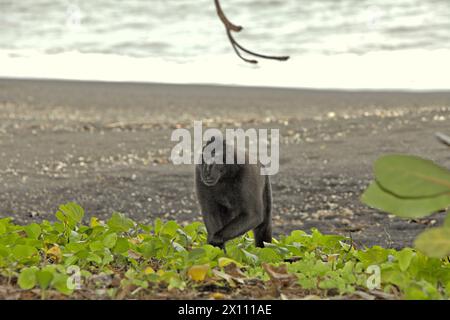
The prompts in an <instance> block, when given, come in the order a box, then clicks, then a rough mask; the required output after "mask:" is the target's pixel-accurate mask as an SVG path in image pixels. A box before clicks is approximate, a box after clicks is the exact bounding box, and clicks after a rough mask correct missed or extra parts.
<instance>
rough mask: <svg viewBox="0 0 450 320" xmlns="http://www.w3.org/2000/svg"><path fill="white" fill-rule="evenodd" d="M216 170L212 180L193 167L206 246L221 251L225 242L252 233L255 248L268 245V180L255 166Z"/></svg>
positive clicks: (203, 167)
mask: <svg viewBox="0 0 450 320" xmlns="http://www.w3.org/2000/svg"><path fill="white" fill-rule="evenodd" d="M210 142H211V141H209V142H208V143H210ZM224 144H225V142H224ZM202 156H203V155H202ZM246 162H247V161H246ZM218 166H220V167H219V169H217V170H216V172H219V175H220V177H219V178H218V179H217V176H216V177H215V178H214V179H212V180H208V178H207V177H206V176H205V175H206V174H208V172H210V171H211V169H210V168H208V167H207V165H205V164H198V165H196V167H195V189H196V193H197V198H198V201H199V203H200V208H201V212H202V215H203V220H204V222H205V225H206V229H207V231H208V243H210V244H212V245H214V246H218V247H221V248H224V244H225V242H226V241H228V240H230V239H233V238H236V237H238V236H240V235H242V234H244V233H246V232H247V231H249V230H252V229H253V233H254V236H255V245H256V246H258V247H264V242H271V241H272V213H271V207H272V190H271V186H270V180H269V176H265V175H261V174H260V166H259V165H250V164H223V165H218ZM205 179H206V181H208V183H205ZM211 181H212V183H214V184H213V185H211Z"/></svg>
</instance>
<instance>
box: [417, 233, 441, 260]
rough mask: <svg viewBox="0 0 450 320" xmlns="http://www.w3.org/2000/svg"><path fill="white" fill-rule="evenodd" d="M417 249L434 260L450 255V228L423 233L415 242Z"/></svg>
mask: <svg viewBox="0 0 450 320" xmlns="http://www.w3.org/2000/svg"><path fill="white" fill-rule="evenodd" d="M414 244H415V246H416V248H417V249H419V250H420V251H422V252H423V253H425V254H426V255H427V256H429V257H432V258H443V257H446V256H449V255H450V228H433V229H429V230H426V231H424V232H422V233H421V234H420V235H419V236H418V237H417V238H416V240H415V242H414Z"/></svg>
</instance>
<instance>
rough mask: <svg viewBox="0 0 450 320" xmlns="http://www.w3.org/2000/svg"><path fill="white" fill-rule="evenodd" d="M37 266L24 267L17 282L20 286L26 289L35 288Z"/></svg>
mask: <svg viewBox="0 0 450 320" xmlns="http://www.w3.org/2000/svg"><path fill="white" fill-rule="evenodd" d="M37 270H38V269H37V268H36V267H31V268H24V269H22V271H21V272H20V274H19V279H18V280H17V283H18V284H19V286H20V288H22V289H24V290H29V289H33V288H34V286H35V285H36V272H37Z"/></svg>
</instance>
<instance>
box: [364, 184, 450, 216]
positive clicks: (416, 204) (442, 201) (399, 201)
mask: <svg viewBox="0 0 450 320" xmlns="http://www.w3.org/2000/svg"><path fill="white" fill-rule="evenodd" d="M361 201H362V202H363V203H365V204H367V205H369V206H371V207H374V208H377V209H379V210H382V211H385V212H389V213H392V214H395V215H397V216H400V217H403V218H419V217H424V216H427V215H429V214H430V213H433V212H436V211H439V210H442V209H445V208H446V207H448V206H449V205H450V195H440V196H435V197H428V198H400V197H397V196H395V195H393V194H391V193H389V192H387V191H385V190H383V189H382V188H381V187H380V185H379V184H378V183H377V182H372V184H371V185H370V186H369V188H367V190H366V191H365V192H364V193H363V195H362V197H361Z"/></svg>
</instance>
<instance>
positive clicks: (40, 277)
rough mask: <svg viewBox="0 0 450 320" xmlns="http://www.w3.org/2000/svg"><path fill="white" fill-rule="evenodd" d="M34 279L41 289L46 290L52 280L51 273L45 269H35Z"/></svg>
mask: <svg viewBox="0 0 450 320" xmlns="http://www.w3.org/2000/svg"><path fill="white" fill-rule="evenodd" d="M36 280H37V282H38V284H39V287H41V289H42V290H46V289H47V288H48V287H49V286H50V283H51V282H52V280H53V273H51V272H50V271H46V270H42V271H37V272H36Z"/></svg>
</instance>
